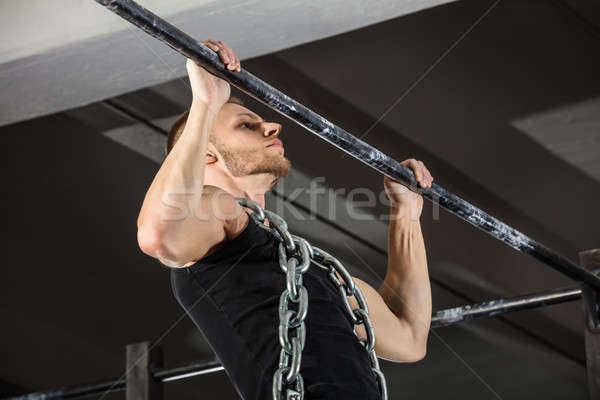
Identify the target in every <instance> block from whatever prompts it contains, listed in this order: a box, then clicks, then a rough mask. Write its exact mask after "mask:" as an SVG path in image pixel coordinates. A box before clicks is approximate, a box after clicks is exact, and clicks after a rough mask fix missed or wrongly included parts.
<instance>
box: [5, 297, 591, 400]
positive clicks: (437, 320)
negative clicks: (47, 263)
mask: <svg viewBox="0 0 600 400" xmlns="http://www.w3.org/2000/svg"><path fill="white" fill-rule="evenodd" d="M579 298H581V288H579V287H568V288H559V289H554V290H549V291H547V292H541V293H536V294H531V295H525V296H519V297H512V298H509V299H500V300H492V301H487V302H485V303H479V304H474V305H471V306H464V307H456V308H450V309H447V310H440V311H437V312H435V313H434V314H433V317H432V319H431V327H432V328H440V327H443V326H449V325H454V324H458V323H461V322H464V321H468V320H473V319H477V318H484V317H495V316H497V315H500V314H504V313H507V312H512V311H521V310H527V309H532V308H538V307H544V306H549V305H552V304H559V303H564V302H567V301H573V300H577V299H579ZM223 369H224V368H223V366H222V365H221V364H220V363H219V362H218V361H215V360H211V361H195V362H192V363H189V364H185V365H182V366H179V367H174V368H168V369H167V368H165V369H160V370H157V371H155V372H154V373H153V374H152V376H153V377H154V379H155V380H157V381H159V382H162V383H165V382H172V381H176V380H181V379H187V378H191V377H194V376H199V375H205V374H210V373H213V372H217V371H222V370H223ZM124 390H125V379H124V378H123V377H121V378H114V379H112V380H106V381H102V382H97V383H91V384H82V385H74V386H66V387H64V388H61V389H54V390H49V391H46V392H36V393H29V394H25V395H22V396H17V397H9V398H5V399H2V400H61V399H76V398H84V397H89V396H95V395H99V394H104V393H110V392H119V391H124Z"/></svg>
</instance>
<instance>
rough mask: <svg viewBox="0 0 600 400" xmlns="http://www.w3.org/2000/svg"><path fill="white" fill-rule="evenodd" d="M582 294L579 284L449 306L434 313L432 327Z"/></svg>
mask: <svg viewBox="0 0 600 400" xmlns="http://www.w3.org/2000/svg"><path fill="white" fill-rule="evenodd" d="M581 296H582V290H581V287H579V286H572V287H567V288H559V289H553V290H548V291H546V292H540V293H536V294H531V295H525V296H517V297H511V298H508V299H499V300H492V301H486V302H483V303H478V304H473V305H469V306H462V307H456V308H449V309H447V310H440V311H437V312H436V313H434V315H433V317H432V318H431V327H432V328H441V327H443V326H448V325H454V324H457V323H459V322H464V321H469V320H473V319H478V318H484V317H495V316H497V315H500V314H505V313H507V312H512V311H522V310H530V309H532V308H539V307H544V306H549V305H552V304H559V303H565V302H567V301H573V300H578V299H580V298H581Z"/></svg>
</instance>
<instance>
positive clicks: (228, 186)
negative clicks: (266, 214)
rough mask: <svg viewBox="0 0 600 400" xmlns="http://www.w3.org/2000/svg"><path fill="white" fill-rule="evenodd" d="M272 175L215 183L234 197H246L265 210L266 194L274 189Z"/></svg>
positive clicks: (257, 175) (251, 176) (235, 178)
mask: <svg viewBox="0 0 600 400" xmlns="http://www.w3.org/2000/svg"><path fill="white" fill-rule="evenodd" d="M273 180H274V177H273V175H272V174H256V175H249V176H244V177H239V178H238V177H232V178H230V179H227V180H226V181H225V182H218V183H215V184H214V185H215V186H218V187H220V188H221V189H223V190H225V191H226V192H228V193H230V194H231V195H232V196H234V197H244V198H246V199H250V200H253V201H255V202H256V203H258V205H260V206H261V207H262V208H265V193H267V192H268V191H269V190H271V188H272V187H273V184H274V182H273Z"/></svg>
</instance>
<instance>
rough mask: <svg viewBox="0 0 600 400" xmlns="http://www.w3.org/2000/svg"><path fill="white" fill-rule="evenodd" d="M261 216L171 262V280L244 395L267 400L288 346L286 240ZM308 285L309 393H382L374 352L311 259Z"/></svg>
mask: <svg viewBox="0 0 600 400" xmlns="http://www.w3.org/2000/svg"><path fill="white" fill-rule="evenodd" d="M255 218H256V217H255V216H254V215H253V214H249V218H248V225H247V226H246V228H244V229H243V231H242V232H241V233H240V234H239V235H238V236H237V237H235V238H234V239H232V240H231V241H229V242H226V243H225V244H224V246H223V247H222V248H221V249H219V250H218V251H216V252H215V253H212V254H210V255H208V256H206V257H205V258H203V259H201V260H200V261H198V262H196V263H195V264H192V265H191V266H189V267H186V268H176V269H172V270H171V286H172V289H173V293H174V295H175V297H176V299H177V300H178V302H179V303H180V305H181V306H182V307H183V308H184V309H185V311H186V313H187V314H188V315H189V317H190V318H191V319H192V321H193V322H194V323H195V324H196V326H197V327H198V328H199V330H200V331H201V333H202V334H203V335H204V337H205V339H206V340H207V341H208V343H209V345H210V346H211V348H212V350H213V351H214V352H215V353H216V355H217V357H218V358H219V360H220V361H221V362H222V364H223V366H224V368H225V371H226V373H227V375H228V376H229V378H230V380H231V382H232V384H233V385H234V387H235V389H236V390H237V392H238V394H239V395H240V397H241V398H243V399H245V400H259V399H260V400H267V399H271V398H272V382H273V373H274V372H275V370H276V369H277V367H278V362H279V353H280V350H281V345H280V344H279V336H278V327H279V314H278V306H279V297H280V296H281V293H282V292H283V290H284V289H285V287H286V283H285V274H284V272H283V271H282V270H281V268H280V266H279V260H278V255H277V248H278V245H279V242H278V240H277V238H276V236H275V235H274V234H273V233H272V232H271V231H270V230H269V229H268V228H267V227H265V226H264V225H263V224H262V222H260V221H258V220H255ZM303 285H304V286H305V287H306V289H307V291H308V298H309V302H308V314H307V317H306V319H305V325H306V344H305V347H304V350H303V352H302V362H301V368H300V373H301V375H302V377H303V379H304V386H305V397H304V398H305V399H306V400H316V399H341V398H343V399H347V400H351V399H360V400H376V399H377V400H379V399H381V395H380V394H379V389H378V385H377V381H376V379H375V377H374V374H373V373H372V371H371V367H370V362H369V356H368V354H367V352H366V350H365V349H364V347H363V346H362V345H361V344H360V342H359V341H358V338H357V337H356V336H355V335H354V325H353V323H352V320H351V319H350V316H349V315H348V312H347V311H346V308H345V306H344V303H343V301H342V299H341V296H340V294H339V291H338V289H337V288H336V287H335V285H334V284H333V282H331V281H330V280H329V277H328V276H327V271H325V270H323V269H322V268H320V267H319V266H317V265H316V264H314V263H313V262H312V261H311V266H310V268H309V269H308V271H306V272H305V273H304V274H303ZM290 304H293V303H292V302H290Z"/></svg>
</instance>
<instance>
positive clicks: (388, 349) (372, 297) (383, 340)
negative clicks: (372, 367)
mask: <svg viewBox="0 0 600 400" xmlns="http://www.w3.org/2000/svg"><path fill="white" fill-rule="evenodd" d="M353 280H354V282H355V284H356V285H357V286H358V287H359V288H360V290H361V291H362V294H363V297H364V298H365V300H366V302H367V306H368V307H369V316H370V318H371V324H372V325H373V330H374V332H375V353H376V354H377V356H378V357H380V358H384V359H386V360H390V361H395V362H412V361H416V359H418V357H417V356H416V353H417V349H416V348H415V346H414V345H413V343H414V340H413V336H412V331H411V329H410V326H409V325H408V323H406V322H405V321H403V320H402V319H401V318H398V317H397V316H396V315H395V314H394V312H393V311H392V310H391V309H390V308H389V307H388V305H387V304H386V303H385V301H384V300H383V298H382V297H381V295H380V294H379V292H377V290H375V289H374V288H373V287H372V286H371V285H369V284H368V283H366V282H364V281H362V280H360V279H358V278H356V277H353ZM349 301H350V306H351V307H352V309H356V308H358V302H357V301H356V298H355V297H354V296H352V297H350V298H349ZM355 330H356V333H357V335H358V337H359V338H361V339H366V338H367V334H366V331H365V327H364V325H363V324H360V325H356V326H355Z"/></svg>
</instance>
